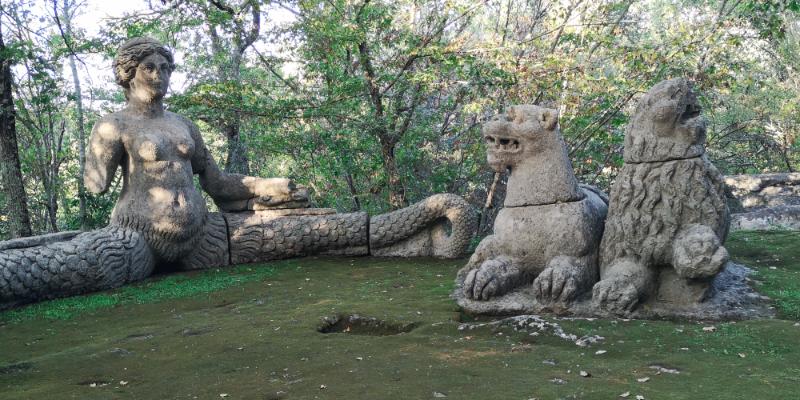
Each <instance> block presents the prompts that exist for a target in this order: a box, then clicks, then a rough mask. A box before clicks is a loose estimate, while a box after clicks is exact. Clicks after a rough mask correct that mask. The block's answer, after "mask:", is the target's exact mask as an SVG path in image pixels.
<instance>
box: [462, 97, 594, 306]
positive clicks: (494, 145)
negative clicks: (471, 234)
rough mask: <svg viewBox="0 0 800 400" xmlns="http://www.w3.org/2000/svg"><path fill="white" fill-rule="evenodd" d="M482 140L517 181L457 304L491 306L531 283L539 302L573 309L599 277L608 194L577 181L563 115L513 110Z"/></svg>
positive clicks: (465, 274) (466, 273)
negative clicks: (561, 126)
mask: <svg viewBox="0 0 800 400" xmlns="http://www.w3.org/2000/svg"><path fill="white" fill-rule="evenodd" d="M483 136H484V139H485V141H486V147H487V160H488V163H489V165H490V166H491V167H492V168H493V169H494V170H495V171H498V172H505V171H506V170H510V171H511V174H510V176H509V178H508V186H507V193H506V198H505V203H504V206H503V209H502V210H501V211H500V212H499V214H498V215H497V218H496V220H495V223H494V233H493V234H492V235H490V236H487V237H486V238H484V239H483V240H482V241H481V242H480V244H479V245H478V247H477V249H476V250H475V253H474V254H473V255H472V257H471V258H470V260H469V262H468V263H467V265H466V266H465V267H464V268H463V269H462V270H461V271H460V272H459V275H458V279H457V283H458V286H459V289H457V291H460V292H461V293H460V294H459V293H457V294H456V297H462V298H466V299H468V300H472V301H482V300H488V299H491V298H495V297H498V296H501V295H504V294H506V293H509V292H512V291H514V290H515V289H518V288H526V290H527V289H530V286H531V284H532V285H533V293H534V296H535V298H536V299H537V300H538V301H539V302H540V303H543V304H548V303H552V304H568V303H570V302H572V301H573V300H574V299H575V298H576V297H578V296H579V295H580V294H582V293H583V292H586V291H588V290H589V289H590V288H591V287H592V285H593V284H594V283H595V282H596V281H597V278H598V251H599V244H600V238H601V236H602V234H603V222H604V220H605V216H606V211H607V201H606V200H604V195H603V194H602V193H601V192H599V191H598V190H596V189H593V188H589V187H583V186H581V185H579V184H578V182H577V180H576V179H575V175H574V173H573V170H572V165H571V164H570V161H569V158H568V154H567V149H566V145H565V143H564V140H563V138H562V137H561V133H560V131H559V128H558V114H557V112H556V110H552V109H548V108H543V107H539V106H535V105H520V106H515V107H511V109H509V110H508V112H507V113H506V114H504V115H501V116H499V117H497V118H495V119H494V120H492V121H490V122H488V123H487V124H486V125H485V126H484V130H483ZM460 303H463V302H460ZM466 308H469V307H466Z"/></svg>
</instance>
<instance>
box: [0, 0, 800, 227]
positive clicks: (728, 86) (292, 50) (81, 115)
mask: <svg viewBox="0 0 800 400" xmlns="http://www.w3.org/2000/svg"><path fill="white" fill-rule="evenodd" d="M86 12H87V6H86V3H85V2H84V1H83V0H10V1H9V0H3V1H2V2H0V39H1V40H0V63H1V64H2V67H3V75H2V79H0V88H1V89H3V103H2V108H1V109H0V111H2V113H1V114H2V117H3V118H2V121H0V128H2V134H1V135H0V136H2V137H0V139H2V140H0V172H2V175H1V176H2V179H0V240H2V239H7V238H9V237H16V236H21V235H29V234H39V233H46V232H56V231H61V230H69V229H81V228H83V229H91V228H96V227H100V226H104V225H105V224H106V223H107V222H108V218H109V214H110V212H111V210H112V208H113V205H114V203H115V201H116V198H117V196H118V193H119V190H120V188H121V182H120V180H121V179H120V177H119V176H117V180H116V181H115V183H114V184H113V189H112V190H111V191H110V192H109V193H107V194H103V195H93V194H90V193H86V191H85V190H84V188H83V182H82V179H81V177H82V173H81V171H82V169H83V160H84V157H83V155H84V146H85V143H86V141H87V138H88V136H89V134H90V132H91V127H92V125H93V124H94V122H95V121H96V120H97V119H98V117H100V116H102V115H104V114H107V113H110V112H113V111H116V110H119V109H120V108H122V106H123V105H124V97H123V95H122V92H121V90H120V89H119V88H117V87H116V86H115V85H114V84H113V81H111V80H102V79H87V77H93V76H95V77H96V76H98V72H97V71H95V70H94V69H93V68H94V66H93V65H92V64H91V63H89V62H88V61H87V60H89V59H97V58H98V57H100V58H101V59H102V60H104V61H105V63H106V64H107V66H106V67H103V68H105V70H104V71H103V74H105V75H103V76H110V71H111V60H112V59H113V56H114V54H115V53H116V49H117V47H118V46H119V45H120V44H122V43H123V42H124V41H125V40H126V39H127V38H130V37H136V36H151V37H154V38H156V39H159V40H161V41H162V42H163V43H165V44H167V45H168V46H169V47H171V48H172V49H174V51H175V54H176V58H177V60H178V62H179V63H178V69H177V71H176V72H175V74H174V75H173V77H174V79H173V85H172V91H171V94H170V95H169V96H168V98H167V101H166V103H167V107H168V109H169V110H171V111H173V112H176V113H179V114H183V115H186V116H188V117H189V118H191V119H192V120H194V121H195V122H196V123H198V125H199V126H200V128H201V131H202V134H203V137H204V139H205V141H206V143H207V144H208V146H209V148H210V149H212V152H213V154H214V156H215V159H216V160H217V161H218V162H219V163H220V165H223V166H224V168H225V170H227V171H232V172H240V173H247V174H252V175H257V176H286V177H291V178H293V179H295V180H296V181H297V182H299V183H302V184H305V185H307V186H309V187H310V188H311V189H312V190H313V196H314V205H315V206H319V207H333V208H336V209H338V210H340V211H350V210H365V211H368V212H370V213H379V212H384V211H387V210H390V209H394V208H398V207H403V206H404V205H407V204H409V203H411V202H414V201H417V200H420V199H422V198H424V197H426V196H428V195H430V194H433V193H439V192H451V193H457V194H459V195H463V196H465V197H466V198H467V199H468V200H469V201H470V202H472V203H473V204H475V205H476V207H478V208H480V209H481V210H482V227H481V229H482V231H483V232H485V231H486V230H487V229H490V227H491V220H492V218H493V215H494V214H495V213H496V211H497V206H496V205H497V204H502V197H503V179H502V178H501V179H500V181H499V184H498V185H496V186H497V190H496V191H497V196H496V197H495V199H494V205H495V206H493V207H487V204H486V203H487V202H486V199H487V194H488V192H489V191H490V188H491V187H492V183H493V182H494V180H495V179H494V177H495V176H494V173H493V172H491V171H490V170H489V168H488V167H487V166H486V163H485V152H484V144H483V143H482V139H481V132H480V129H481V124H482V123H483V122H484V121H486V120H487V119H488V118H490V117H491V116H493V115H495V114H497V113H499V112H502V111H503V110H504V109H505V108H507V107H508V106H509V105H514V104H524V103H531V104H540V105H544V106H548V107H552V108H556V109H558V110H559V113H560V116H559V118H560V126H561V131H562V134H563V135H564V137H565V139H566V141H567V144H568V148H569V152H570V156H571V158H572V161H573V165H574V168H575V171H576V173H577V175H578V176H579V179H580V180H581V181H582V182H585V183H590V184H594V185H597V186H600V187H601V188H604V189H606V190H607V189H608V187H609V185H610V183H611V182H613V179H614V177H615V174H616V173H617V171H618V169H619V168H620V167H621V166H622V141H623V140H622V139H623V135H624V129H625V125H626V123H627V121H628V118H629V116H630V115H631V111H632V108H633V106H634V105H635V102H636V100H637V98H638V97H639V96H640V95H641V94H642V93H644V92H645V91H646V90H647V89H648V88H649V87H651V86H652V85H653V84H655V83H657V82H659V81H661V80H663V79H667V78H673V77H686V78H689V79H690V80H692V81H693V82H694V84H695V88H696V89H697V91H698V92H699V94H700V95H701V102H702V105H703V114H704V115H705V116H706V118H707V120H708V149H709V156H710V158H711V159H712V161H713V162H714V163H715V164H716V165H717V167H718V168H720V169H721V170H722V172H723V173H725V174H739V173H760V172H773V171H797V170H798V169H800V141H798V135H799V134H800V100H799V99H800V71H798V68H800V0H763V1H759V0H720V1H700V0H642V1H633V0H486V1H474V0H432V1H428V0H413V1H409V0H397V1H382V0H308V1H306V0H287V1H263V0H180V1H178V0H164V1H150V2H146V3H142V8H141V9H140V10H139V11H137V12H135V13H130V14H126V15H125V16H122V17H117V18H106V19H103V20H102V23H101V26H99V27H91V28H92V29H88V28H90V27H86V26H81V25H80V24H78V23H76V21H80V18H78V17H80V16H81V15H83V14H85V13H86ZM6 72H8V73H9V74H6ZM176 81H177V84H176ZM11 105H13V107H11ZM12 136H13V139H15V140H16V142H17V148H16V149H14V148H13V146H11V145H9V143H10V139H12ZM14 154H17V157H18V162H17V163H16V164H15V162H16V161H15V160H14V157H13V155H14ZM15 179H16V180H15ZM22 189H24V190H22ZM209 205H210V208H212V209H213V208H214V207H213V205H212V204H211V202H210V201H209ZM23 212H24V215H23ZM25 216H27V220H25V219H24V217H25Z"/></svg>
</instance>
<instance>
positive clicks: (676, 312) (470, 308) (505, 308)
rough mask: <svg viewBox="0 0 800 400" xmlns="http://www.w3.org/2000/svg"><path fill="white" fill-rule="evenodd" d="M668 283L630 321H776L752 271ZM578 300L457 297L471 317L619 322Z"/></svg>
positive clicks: (528, 290)
mask: <svg viewBox="0 0 800 400" xmlns="http://www.w3.org/2000/svg"><path fill="white" fill-rule="evenodd" d="M661 273H662V274H664V276H663V277H662V279H663V283H662V284H660V285H659V291H658V292H657V293H656V294H655V295H654V296H656V297H657V301H652V302H649V303H648V304H647V307H636V308H634V309H633V310H631V311H630V312H629V313H628V314H627V316H628V317H629V318H637V319H661V318H683V319H695V320H731V319H748V318H764V317H767V318H768V317H772V316H774V315H775V311H774V310H773V309H771V308H770V303H769V299H768V298H765V297H764V296H761V295H759V294H758V293H757V292H756V291H755V290H753V288H752V287H750V285H749V284H748V283H747V276H748V275H749V274H750V273H752V270H750V269H749V268H747V267H745V266H743V265H739V264H735V263H732V262H729V263H728V264H727V265H726V266H725V268H724V269H723V270H722V271H721V272H720V273H719V274H717V275H716V276H715V277H714V278H713V279H712V280H710V282H705V283H702V284H700V283H698V282H693V281H687V280H685V279H682V278H679V277H678V276H677V274H676V273H675V272H674V270H671V269H666V268H665V269H662V270H661ZM590 294H591V293H586V294H584V296H579V297H578V299H577V300H576V301H573V302H572V303H569V304H566V305H564V304H558V303H542V302H540V301H539V300H538V299H537V295H536V294H535V293H534V288H533V286H530V285H528V286H522V287H520V288H518V289H517V290H514V291H511V292H509V293H507V294H505V295H502V296H499V297H495V298H492V299H490V300H486V301H482V300H473V299H469V298H466V297H464V296H460V295H458V292H455V293H454V297H455V299H456V301H457V302H458V305H459V306H460V307H461V308H462V309H463V310H464V311H466V312H467V313H469V314H483V315H498V316H504V315H515V314H517V315H519V314H540V313H557V314H564V315H571V316H576V317H597V316H603V317H605V316H608V317H614V316H616V314H615V313H611V312H609V311H608V310H606V309H604V308H598V307H597V304H596V303H595V302H593V301H592V300H591V298H590V297H589V295H590Z"/></svg>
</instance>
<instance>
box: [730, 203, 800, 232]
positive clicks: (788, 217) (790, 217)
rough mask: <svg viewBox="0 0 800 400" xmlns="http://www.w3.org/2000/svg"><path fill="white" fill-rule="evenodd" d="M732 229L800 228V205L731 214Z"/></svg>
mask: <svg viewBox="0 0 800 400" xmlns="http://www.w3.org/2000/svg"><path fill="white" fill-rule="evenodd" d="M731 229H732V230H756V231H761V230H770V229H791V230H800V206H775V207H767V208H761V209H758V210H755V211H751V212H744V213H738V214H733V215H731Z"/></svg>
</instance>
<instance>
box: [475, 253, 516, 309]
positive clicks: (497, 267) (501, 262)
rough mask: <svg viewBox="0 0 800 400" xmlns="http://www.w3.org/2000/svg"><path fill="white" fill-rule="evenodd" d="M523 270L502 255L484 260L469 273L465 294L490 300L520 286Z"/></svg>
mask: <svg viewBox="0 0 800 400" xmlns="http://www.w3.org/2000/svg"><path fill="white" fill-rule="evenodd" d="M522 277H523V273H522V271H521V270H520V269H519V267H517V266H515V265H514V264H513V263H512V262H511V260H509V259H507V258H504V257H501V258H495V259H491V260H486V261H484V262H483V263H482V264H481V266H480V267H478V268H475V269H473V270H471V271H469V272H468V273H467V277H466V278H465V279H464V296H466V297H467V298H469V299H474V300H489V299H490V298H492V297H496V296H501V295H503V294H506V293H508V291H510V290H511V289H513V288H515V287H517V286H519V284H520V281H521V279H522Z"/></svg>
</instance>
